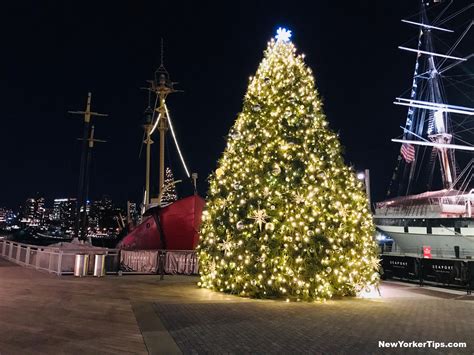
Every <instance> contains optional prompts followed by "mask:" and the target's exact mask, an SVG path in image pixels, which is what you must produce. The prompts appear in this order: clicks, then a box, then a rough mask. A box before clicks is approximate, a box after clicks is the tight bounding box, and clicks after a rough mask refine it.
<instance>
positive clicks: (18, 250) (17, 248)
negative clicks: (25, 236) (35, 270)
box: [15, 244, 21, 263]
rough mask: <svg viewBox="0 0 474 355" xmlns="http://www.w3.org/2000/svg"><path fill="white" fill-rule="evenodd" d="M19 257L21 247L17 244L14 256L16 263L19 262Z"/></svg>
mask: <svg viewBox="0 0 474 355" xmlns="http://www.w3.org/2000/svg"><path fill="white" fill-rule="evenodd" d="M20 256H21V245H20V244H17V246H16V255H15V260H16V262H17V263H19V262H20Z"/></svg>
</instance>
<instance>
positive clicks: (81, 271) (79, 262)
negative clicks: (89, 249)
mask: <svg viewBox="0 0 474 355" xmlns="http://www.w3.org/2000/svg"><path fill="white" fill-rule="evenodd" d="M88 268H89V255H87V254H76V258H75V260H74V276H76V277H82V276H86V275H87V271H88Z"/></svg>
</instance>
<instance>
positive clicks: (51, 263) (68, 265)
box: [0, 240, 120, 275]
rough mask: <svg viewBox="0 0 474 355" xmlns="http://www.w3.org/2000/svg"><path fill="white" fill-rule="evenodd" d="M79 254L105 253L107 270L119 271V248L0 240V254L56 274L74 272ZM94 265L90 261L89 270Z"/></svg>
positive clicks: (11, 259)
mask: <svg viewBox="0 0 474 355" xmlns="http://www.w3.org/2000/svg"><path fill="white" fill-rule="evenodd" d="M77 254H89V255H91V256H92V255H95V254H104V255H105V271H106V272H117V271H118V269H119V266H120V251H119V250H118V249H105V248H104V249H93V248H90V249H87V248H84V247H78V248H77V249H73V248H67V249H65V248H59V247H48V246H38V245H31V244H23V243H18V242H14V241H10V240H0V256H1V257H3V258H5V259H7V260H9V261H11V262H13V263H15V264H19V265H22V266H27V267H32V268H34V269H37V270H44V271H47V272H50V273H53V274H56V275H69V274H73V273H74V261H75V257H76V255H77ZM92 268H93V265H92V263H89V269H90V270H89V271H92Z"/></svg>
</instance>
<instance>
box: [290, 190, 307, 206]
mask: <svg viewBox="0 0 474 355" xmlns="http://www.w3.org/2000/svg"><path fill="white" fill-rule="evenodd" d="M305 200H306V199H305V198H304V196H303V195H302V194H300V193H299V192H298V193H296V195H295V197H294V199H293V201H295V203H296V204H297V205H299V204H302V203H304V202H305Z"/></svg>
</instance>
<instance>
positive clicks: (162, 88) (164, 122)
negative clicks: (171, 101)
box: [145, 39, 178, 205]
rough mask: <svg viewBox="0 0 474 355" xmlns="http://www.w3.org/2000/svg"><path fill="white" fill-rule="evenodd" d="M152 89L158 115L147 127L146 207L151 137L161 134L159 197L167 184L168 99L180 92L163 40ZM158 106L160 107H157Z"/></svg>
mask: <svg viewBox="0 0 474 355" xmlns="http://www.w3.org/2000/svg"><path fill="white" fill-rule="evenodd" d="M148 82H149V83H150V87H149V88H148V90H150V91H151V92H153V93H155V95H156V104H155V111H156V112H157V113H158V116H157V118H156V120H155V121H154V122H153V121H152V123H151V124H149V125H147V126H146V137H147V138H146V141H145V143H146V144H147V163H146V164H147V165H146V195H145V205H148V204H149V203H150V145H151V144H152V143H153V141H152V140H151V135H152V134H153V133H154V131H155V130H156V129H158V131H159V132H160V165H159V185H158V195H159V194H160V193H161V191H162V189H163V186H164V182H165V139H166V132H167V131H168V129H169V117H168V110H167V108H166V98H167V97H168V95H169V94H171V93H174V92H178V90H175V89H174V88H173V86H174V84H177V83H174V82H172V81H171V80H170V75H169V73H168V71H167V70H166V68H165V66H164V62H163V39H162V40H161V64H160V66H159V68H158V69H157V70H156V72H155V78H154V79H153V80H149V81H148ZM156 106H158V107H156Z"/></svg>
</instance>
